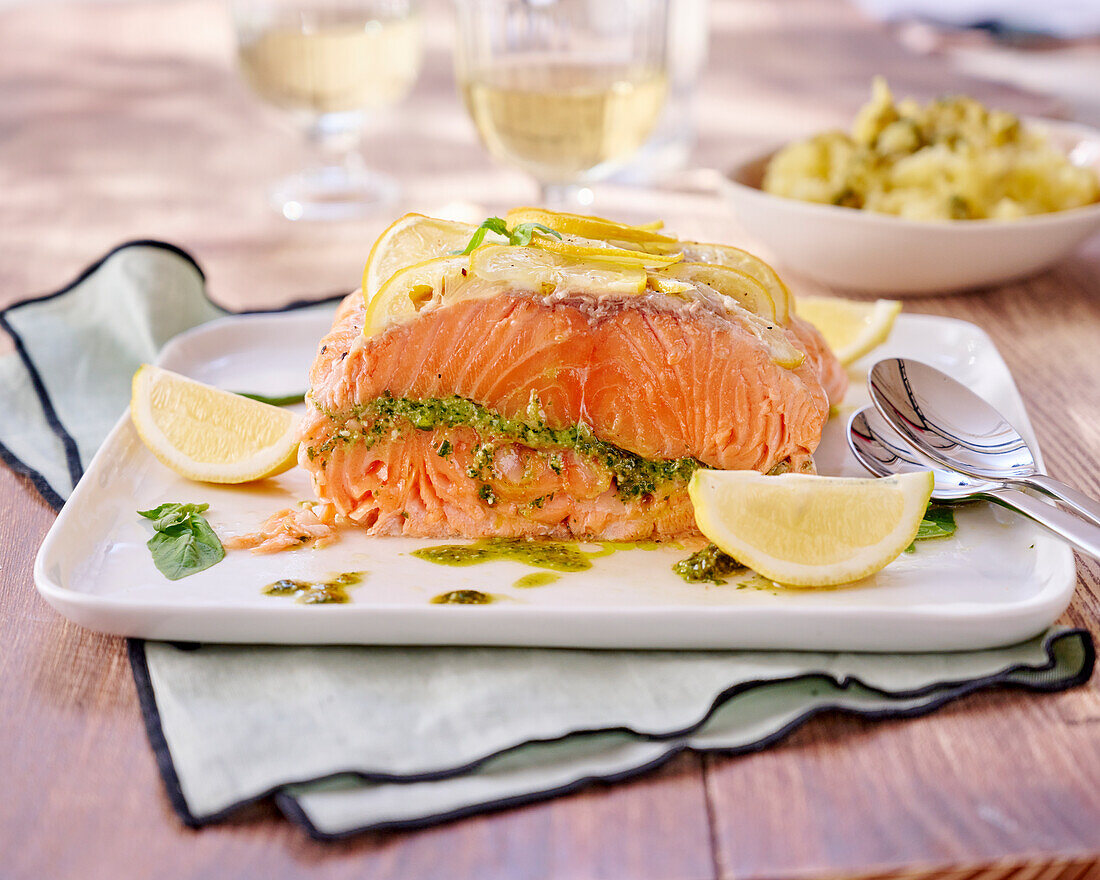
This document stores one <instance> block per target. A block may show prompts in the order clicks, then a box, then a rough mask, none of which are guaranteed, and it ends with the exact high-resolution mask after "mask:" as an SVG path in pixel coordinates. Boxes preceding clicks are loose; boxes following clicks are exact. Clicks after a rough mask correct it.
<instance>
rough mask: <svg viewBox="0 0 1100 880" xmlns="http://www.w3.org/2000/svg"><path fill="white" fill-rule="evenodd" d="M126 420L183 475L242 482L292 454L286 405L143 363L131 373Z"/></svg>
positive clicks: (280, 467)
mask: <svg viewBox="0 0 1100 880" xmlns="http://www.w3.org/2000/svg"><path fill="white" fill-rule="evenodd" d="M130 418H131V419H132V420H133V423H134V427H135V428H136V429H137V432H138V436H139V437H141V439H142V442H143V443H145V445H146V446H147V447H149V451H150V452H152V453H153V455H155V456H156V457H157V459H158V460H160V462H161V463H162V464H164V465H166V466H167V467H169V468H171V469H172V470H174V471H175V472H176V473H177V474H179V475H180V476H183V477H187V478H188V479H189V480H201V481H202V482H205V483H247V482H249V481H250V480H259V479H262V478H263V477H273V476H275V475H276V474H281V473H282V472H283V471H285V470H288V469H289V468H291V467H293V466H294V463H295V461H296V460H297V457H298V437H297V433H296V422H297V419H296V418H295V417H294V414H293V413H291V412H290V411H288V410H285V409H280V408H279V407H277V406H270V405H269V404H266V403H260V402H259V401H256V400H250V399H249V398H247V397H242V396H241V395H239V394H232V393H230V392H229V391H222V390H221V389H220V388H211V387H210V386H209V385H203V384H202V383H201V382H195V381H194V380H192V379H188V378H186V377H185V376H181V375H179V374H178V373H172V372H169V371H168V370H162V369H161V368H160V367H154V366H150V365H149V364H144V365H143V366H142V367H141V368H140V369H139V370H138V371H137V372H136V373H134V381H133V386H132V391H131V397H130Z"/></svg>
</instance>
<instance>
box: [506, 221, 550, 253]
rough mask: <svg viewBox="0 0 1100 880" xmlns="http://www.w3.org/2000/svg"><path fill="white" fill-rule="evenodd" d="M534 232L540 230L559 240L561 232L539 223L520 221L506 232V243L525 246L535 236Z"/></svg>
mask: <svg viewBox="0 0 1100 880" xmlns="http://www.w3.org/2000/svg"><path fill="white" fill-rule="evenodd" d="M536 232H541V233H542V234H544V235H552V236H554V238H556V239H558V240H559V241H560V240H561V233H560V232H557V231H555V230H553V229H551V228H550V227H549V226H544V225H543V224H541V223H520V224H519V226H517V227H516V228H515V229H513V230H512V231H511V232H510V233H509V234H508V243H509V244H513V245H518V246H520V247H526V246H527V245H529V244H530V243H531V239H532V238H534V237H535V233H536Z"/></svg>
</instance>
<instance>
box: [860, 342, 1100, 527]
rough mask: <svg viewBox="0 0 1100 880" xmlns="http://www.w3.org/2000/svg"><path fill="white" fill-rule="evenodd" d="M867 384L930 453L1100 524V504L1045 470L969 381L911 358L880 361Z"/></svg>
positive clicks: (879, 405) (899, 427) (884, 409)
mask: <svg viewBox="0 0 1100 880" xmlns="http://www.w3.org/2000/svg"><path fill="white" fill-rule="evenodd" d="M867 382H868V385H869V387H870V390H871V400H872V402H873V403H874V404H875V408H876V409H878V411H879V412H880V413H882V415H883V417H885V419H886V421H887V422H888V423H889V424H890V426H891V427H892V428H894V430H895V431H897V432H898V433H900V434H901V435H902V436H903V437H905V438H906V439H907V440H908V441H909V442H910V443H911V444H912V445H913V446H914V447H915V448H916V449H917V450H918V451H920V452H921V453H923V454H924V456H925V457H927V458H930V459H932V460H933V461H936V462H939V463H940V464H942V465H944V466H946V467H949V468H951V469H952V470H956V471H961V472H962V473H964V474H968V475H970V476H972V477H977V478H979V479H982V480H990V481H993V482H997V483H1003V484H1005V485H1006V486H1016V487H1019V488H1028V489H1035V490H1037V491H1039V492H1042V493H1043V494H1045V495H1049V496H1051V497H1052V498H1057V499H1058V500H1059V501H1061V502H1062V503H1063V504H1065V505H1066V506H1067V507H1069V508H1071V509H1073V510H1074V511H1076V512H1077V513H1078V514H1080V515H1081V516H1082V517H1084V518H1085V519H1088V520H1090V521H1091V522H1093V523H1095V524H1097V525H1100V503H1097V502H1096V501H1094V500H1093V499H1091V498H1089V497H1088V496H1087V495H1085V494H1084V493H1082V492H1078V491H1077V490H1076V489H1074V488H1072V487H1071V486H1067V485H1066V484H1065V483H1062V482H1060V481H1058V480H1055V479H1054V478H1053V477H1049V476H1047V475H1046V474H1042V473H1039V470H1038V468H1037V467H1036V466H1035V456H1034V455H1033V454H1032V452H1031V450H1030V449H1029V448H1028V445H1027V443H1026V442H1025V440H1024V438H1023V437H1021V436H1020V432H1019V431H1017V430H1016V429H1015V428H1014V427H1012V425H1010V424H1009V423H1008V420H1007V419H1005V417H1004V416H1003V415H1001V414H1000V412H998V411H997V410H996V409H995V408H994V407H992V406H991V405H990V404H988V403H987V402H986V401H985V400H983V399H982V398H981V397H979V396H978V395H977V394H975V393H974V392H973V391H971V390H970V389H969V388H967V387H966V386H965V385H962V384H960V383H958V382H956V381H955V380H954V379H952V378H951V377H950V376H948V375H946V374H944V373H941V372H940V371H939V370H937V369H936V368H935V367H930V366H928V364H922V363H921V362H920V361H915V360H911V359H909V358H890V359H888V360H884V361H879V362H878V363H877V364H875V365H874V367H872V368H871V372H870V374H869V375H868V377H867Z"/></svg>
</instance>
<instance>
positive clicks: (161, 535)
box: [138, 502, 225, 581]
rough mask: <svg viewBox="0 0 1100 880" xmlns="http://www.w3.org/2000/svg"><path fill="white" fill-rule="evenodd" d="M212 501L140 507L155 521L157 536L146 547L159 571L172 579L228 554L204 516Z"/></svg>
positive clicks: (200, 569) (203, 567)
mask: <svg viewBox="0 0 1100 880" xmlns="http://www.w3.org/2000/svg"><path fill="white" fill-rule="evenodd" d="M209 507H210V505H209V504H176V503H171V502H169V503H167V504H161V505H159V506H157V507H154V508H152V509H151V510H139V511H138V513H139V514H140V515H141V516H144V517H145V518H146V519H151V520H153V529H154V535H153V537H152V538H150V539H149V540H148V542H147V543H146V545H145V546H147V547H148V548H149V552H150V553H152V554H153V564H154V565H155V566H156V567H157V570H158V571H159V572H160V573H161V574H163V575H164V576H165V577H166V578H168V579H169V580H172V581H176V580H179V579H180V578H183V577H187V576H188V575H191V574H195V573H196V572H200V571H203V570H204V569H207V568H210V566H212V565H214V564H215V563H217V562H221V560H222V559H223V558H224V557H225V548H224V547H222V542H221V541H220V540H219V539H218V536H217V535H216V534H215V533H214V530H213V529H212V528H210V523H208V522H207V521H206V518H205V517H204V516H203V515H202V513H203V511H205V510H207V509H208V508H209Z"/></svg>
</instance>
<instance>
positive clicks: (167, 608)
mask: <svg viewBox="0 0 1100 880" xmlns="http://www.w3.org/2000/svg"><path fill="white" fill-rule="evenodd" d="M314 314H315V313H303V312H302V311H297V310H296V311H293V312H276V313H259V314H242V315H228V316H225V317H221V318H215V319H213V320H211V321H208V322H205V323H203V324H201V325H199V326H197V327H193V328H190V329H188V330H186V331H184V332H182V333H180V334H178V335H177V336H175V337H173V338H172V339H171V340H169V341H168V342H167V343H166V344H165V346H164V347H163V349H162V350H161V353H160V356H159V357H158V359H157V363H158V364H159V363H162V362H164V361H166V360H170V359H171V358H172V357H173V356H174V355H175V353H176V352H177V351H178V350H179V349H180V348H181V347H183V346H184V345H186V343H187V342H189V341H191V340H192V339H194V338H195V337H201V336H203V335H205V334H207V333H212V332H219V331H221V330H222V329H224V328H225V327H227V326H232V325H234V324H237V323H238V322H241V321H248V322H257V323H263V322H278V323H284V322H287V323H297V322H300V321H302V320H303V319H308V318H309V317H313V315H314ZM898 320H899V321H904V322H905V323H907V324H928V325H930V326H940V327H943V326H945V325H953V326H954V327H956V328H957V329H959V330H963V331H965V332H968V333H971V334H973V335H974V336H975V337H977V338H980V339H981V340H982V341H983V343H984V344H986V345H987V346H988V354H989V355H990V356H993V357H995V358H996V359H997V361H998V362H999V366H1000V367H1001V368H1003V371H1004V374H1005V376H1006V377H1007V379H1008V381H1009V382H1010V383H1011V391H1012V392H1013V393H1014V394H1015V395H1016V396H1017V397H1018V398H1019V399H1020V401H1021V404H1022V407H1021V415H1022V417H1021V419H1020V420H1017V422H1016V427H1017V428H1018V429H1019V430H1020V431H1021V433H1023V435H1024V436H1025V438H1026V439H1027V440H1028V442H1029V444H1030V445H1031V447H1032V449H1033V452H1034V453H1035V457H1036V460H1037V462H1038V463H1039V465H1040V467H1041V465H1042V457H1041V456H1042V453H1041V451H1040V449H1039V445H1038V441H1037V439H1036V437H1035V433H1034V429H1033V427H1032V424H1031V420H1030V416H1029V414H1028V413H1027V408H1026V405H1023V404H1024V401H1023V397H1022V395H1021V394H1020V392H1019V388H1018V386H1017V385H1016V382H1015V379H1014V377H1013V376H1012V374H1011V371H1010V370H1009V369H1008V366H1007V364H1006V363H1005V362H1004V359H1003V357H1002V356H1001V354H1000V351H999V350H998V349H997V347H996V346H995V345H994V344H993V341H992V339H991V338H990V337H989V335H988V334H987V333H986V332H985V330H983V329H982V328H981V327H980V326H978V325H977V324H974V323H973V322H970V321H966V320H964V319H960V318H953V317H948V316H939V315H924V314H902V315H900V316H899V318H898ZM129 420H130V410H129V407H128V406H127V408H126V410H125V411H124V412H123V413H122V414H121V416H120V417H119V419H118V421H117V422H116V423H115V425H114V426H113V427H112V429H111V431H110V432H109V433H108V435H107V437H106V438H105V439H104V441H103V443H102V444H101V445H100V447H99V449H97V450H96V453H95V454H94V455H93V457H92V459H91V460H90V461H89V463H88V466H87V468H86V469H85V477H87V475H88V474H92V473H94V472H95V469H96V468H97V465H99V463H100V461H101V459H105V458H109V457H110V455H111V450H112V446H113V444H114V441H115V440H116V439H117V437H118V436H119V435H120V434H121V433H123V432H125V431H126V430H127V429H128V423H129ZM88 485H90V481H87V480H86V479H85V478H83V477H82V479H81V480H80V482H79V483H78V484H77V486H76V487H75V488H74V490H73V492H72V494H71V495H70V497H69V499H67V500H66V503H65V505H64V506H63V507H62V509H61V511H60V512H59V513H58V516H57V519H56V520H55V521H54V523H53V524H52V525H51V527H50V529H49V531H48V532H47V534H46V536H45V538H44V539H43V542H42V544H41V546H40V548H39V550H38V553H37V554H36V556H35V562H34V569H33V576H34V581H35V586H36V588H37V590H38V592H39V593H40V595H41V596H42V597H43V598H44V599H45V600H46V601H47V602H48V603H49V604H50V605H51V606H52V607H53V608H55V610H57V611H59V612H60V613H61V614H62V615H63V616H65V617H67V618H68V619H70V620H73V621H74V622H77V623H81V624H82V625H87V624H86V623H85V620H86V619H87V617H88V615H89V614H97V613H98V612H109V611H112V610H113V611H116V612H119V613H122V614H133V613H134V612H139V611H141V610H142V607H143V606H141V605H140V604H139V603H135V602H133V601H132V600H126V599H120V598H117V597H111V596H100V595H95V594H92V593H87V592H82V591H80V590H76V589H72V588H70V587H67V586H65V585H64V584H62V583H59V582H57V581H55V580H54V579H53V578H52V577H51V576H50V575H49V574H48V573H47V571H46V568H47V562H48V560H49V557H50V555H51V553H52V551H53V548H54V545H55V544H56V542H57V541H59V540H61V539H62V537H63V536H64V534H65V532H66V531H67V529H68V528H69V523H68V517H69V516H70V515H71V514H70V513H69V512H70V511H71V510H72V509H73V508H74V507H75V505H73V504H72V503H71V502H72V501H73V499H77V498H78V497H79V496H78V492H79V493H84V492H91V491H93V490H92V489H90V488H87V486H88ZM1058 546H1059V549H1060V551H1061V552H1060V553H1059V555H1060V557H1061V558H1060V559H1058V560H1056V563H1057V564H1058V566H1059V568H1061V569H1062V571H1061V572H1055V574H1054V575H1053V576H1052V577H1051V578H1049V580H1052V581H1056V582H1062V583H1063V587H1062V589H1061V590H1058V591H1056V592H1053V593H1052V592H1051V591H1049V590H1048V591H1047V592H1046V593H1036V594H1035V595H1033V596H1029V597H1027V598H1026V599H1024V600H1022V601H1018V602H1014V603H1013V604H1012V605H1010V606H1007V607H991V606H988V605H984V604H982V603H956V604H953V605H951V606H947V607H939V608H938V609H936V610H934V611H932V610H930V608H927V607H922V609H921V610H922V614H924V615H925V617H926V618H928V619H934V620H939V621H942V622H943V623H944V624H951V623H958V622H965V621H973V620H975V619H989V620H993V619H1010V618H1011V619H1016V618H1020V617H1021V616H1026V615H1027V614H1029V613H1035V614H1036V615H1038V614H1039V613H1040V612H1043V613H1044V615H1045V616H1051V614H1053V617H1057V616H1058V615H1059V614H1061V613H1062V611H1063V610H1064V608H1065V607H1066V606H1068V604H1069V601H1070V599H1071V598H1072V595H1073V593H1074V591H1075V589H1076V581H1077V574H1076V564H1075V561H1074V558H1073V552H1072V550H1071V549H1070V548H1069V546H1068V545H1066V544H1059V545H1058ZM146 607H148V606H146ZM338 607H339V608H340V609H341V612H342V613H344V614H346V613H347V612H348V610H349V609H355V610H357V611H358V613H360V614H364V613H372V612H378V611H379V610H382V609H384V611H385V613H386V614H387V615H390V616H392V617H397V618H408V619H412V620H416V619H426V618H428V616H430V615H436V614H438V613H439V612H440V610H441V609H445V610H444V612H443V613H446V614H456V613H457V614H459V615H464V616H465V615H468V614H470V613H476V614H477V615H478V617H479V618H480V619H483V620H484V619H492V620H496V621H499V622H509V621H513V622H517V621H523V622H529V621H530V620H531V619H532V618H536V619H543V620H545V619H549V618H553V617H562V618H566V619H567V618H570V617H574V616H576V615H577V614H578V613H579V614H583V616H584V617H585V619H587V620H592V621H595V622H600V621H607V620H615V621H620V622H621V621H623V620H624V619H634V620H648V619H651V618H657V617H660V619H661V620H662V621H667V620H669V618H670V617H671V618H678V617H684V618H686V619H687V620H690V619H692V618H693V617H695V616H697V615H698V614H699V611H700V609H702V608H705V609H706V613H707V615H708V616H710V617H713V618H716V619H725V618H731V617H736V618H737V619H752V618H753V617H756V616H771V615H773V614H774V609H770V608H761V607H737V606H723V605H713V606H693V605H676V604H653V605H642V606H633V607H627V608H618V607H612V606H605V607H592V608H584V609H569V608H554V607H536V606H508V605H490V606H478V607H477V608H476V609H471V608H467V607H464V606H429V605H425V606H423V607H394V606H390V605H379V604H371V603H369V602H356V603H354V604H353V605H352V606H343V605H341V606H338ZM913 607H914V606H899V607H892V608H885V607H883V608H877V609H874V610H873V616H874V617H876V618H878V620H879V621H880V622H883V623H890V622H892V621H904V620H906V619H908V618H910V617H912V608H913ZM917 607H920V606H917ZM311 610H312V612H313V613H316V612H317V611H318V609H317V608H314V609H311ZM851 610H852V609H851V608H850V607H845V606H843V605H836V606H822V607H820V608H818V607H815V608H814V609H813V611H812V617H813V618H831V617H843V616H844V615H846V614H850V613H851ZM155 611H156V612H157V613H158V614H175V615H182V616H185V617H186V616H191V615H202V614H208V613H210V609H208V608H202V607H200V606H196V605H194V604H190V603H188V602H187V601H186V600H178V601H175V602H163V603H158V604H157V605H156V606H155ZM70 612H71V613H70ZM218 613H220V614H222V615H224V616H228V617H234V616H238V615H247V616H248V617H250V618H257V619H268V620H283V619H294V616H295V615H296V614H300V609H298V608H297V607H296V606H292V605H286V606H283V605H273V606H272V607H270V608H268V607H263V608H244V607H236V608H234V607H227V608H223V609H218ZM321 613H322V614H325V613H329V614H331V613H334V612H333V609H324V610H322V611H321ZM785 613H788V614H790V616H791V617H792V618H795V617H799V616H801V615H804V614H807V612H806V611H805V609H790V610H787V611H786V612H785ZM860 613H864V614H865V613H868V612H867V611H866V610H865V609H863V610H861V612H860ZM100 631H107V630H100ZM120 634H122V633H120ZM220 641H226V640H225V639H220ZM241 641H242V642H243V643H249V644H256V643H261V640H256V639H243V640H241ZM284 643H300V644H327V643H331V642H329V641H324V640H309V641H303V642H284ZM340 643H345V644H346V643H347V642H340ZM358 644H379V645H380V644H387V642H383V641H370V642H359V643H358ZM388 644H408V645H429V644H430V645H435V644H442V643H437V642H405V641H398V642H389V643H388ZM456 644H471V645H472V644H484V645H491V644H514V643H513V642H507V641H505V642H494V641H485V642H456ZM555 644H556V643H553V642H547V643H542V642H540V643H538V644H537V645H536V644H532V646H533V647H534V646H541V647H546V646H553V645H555ZM998 644H1000V643H998ZM559 646H560V645H559ZM989 646H992V643H991V644H990V645H989ZM654 647H656V648H658V649H660V646H654ZM682 650H692V649H691V648H683V649H682ZM780 650H790V649H783V648H781V649H780ZM907 650H918V649H907ZM927 650H942V649H940V648H929V649H927ZM957 650H960V649H957Z"/></svg>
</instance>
